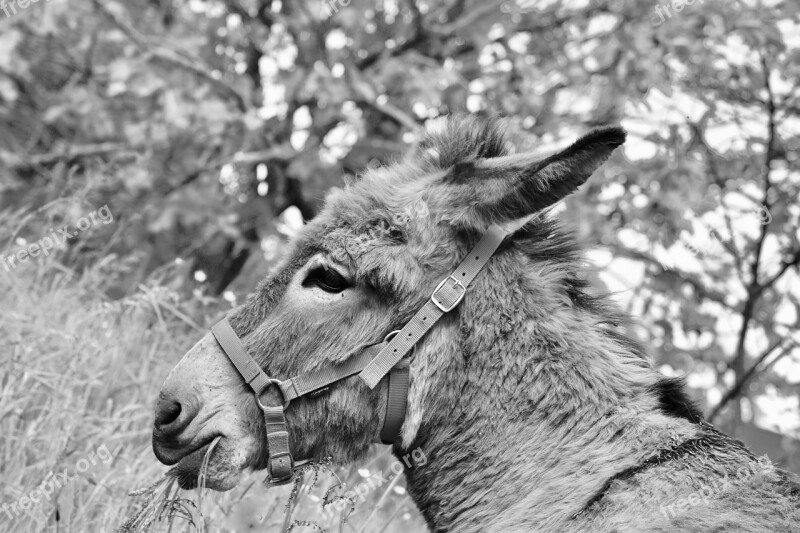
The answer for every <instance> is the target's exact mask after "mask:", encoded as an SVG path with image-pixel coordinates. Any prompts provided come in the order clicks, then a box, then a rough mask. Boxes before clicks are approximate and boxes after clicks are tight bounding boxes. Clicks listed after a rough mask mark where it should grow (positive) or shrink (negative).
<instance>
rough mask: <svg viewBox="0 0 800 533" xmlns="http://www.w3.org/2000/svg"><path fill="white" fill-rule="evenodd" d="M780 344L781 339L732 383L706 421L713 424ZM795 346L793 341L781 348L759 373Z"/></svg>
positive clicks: (781, 342)
mask: <svg viewBox="0 0 800 533" xmlns="http://www.w3.org/2000/svg"><path fill="white" fill-rule="evenodd" d="M781 344H783V339H781V340H779V341H778V342H776V343H775V344H773V345H772V346H770V347H769V348H767V350H766V351H765V352H764V353H762V354H761V355H760V356H759V358H758V359H757V360H756V362H755V363H754V364H753V366H751V367H750V369H749V370H748V371H747V372H745V373H744V374H743V375H742V376H740V377H738V378H737V380H736V383H734V384H733V386H732V387H731V388H730V390H728V392H726V393H725V394H724V395H723V396H722V399H721V400H720V401H719V403H718V404H717V405H716V407H714V408H713V409H712V410H711V412H710V413H709V415H708V417H707V419H708V421H709V422H710V423H713V422H714V419H715V418H716V417H717V415H719V413H720V411H722V409H723V408H724V407H725V406H726V405H727V404H728V403H729V402H730V401H731V400H733V399H734V398H736V397H737V396H739V395H740V393H741V391H742V388H743V387H744V386H745V384H746V383H747V382H748V381H749V380H750V378H752V377H753V376H754V375H755V374H756V370H758V367H759V365H760V364H761V363H763V362H764V360H766V358H767V357H769V356H770V354H771V353H772V352H774V351H775V350H776V349H777V348H778V347H780V345H781ZM796 346H797V344H796V343H795V342H794V341H792V342H790V343H789V344H788V345H787V346H785V347H784V348H783V350H782V351H781V353H779V354H778V356H777V357H775V359H773V360H772V361H771V362H770V364H769V365H767V367H766V368H764V369H762V370H760V371H759V372H764V371H766V370H767V368H769V367H770V366H772V365H774V364H775V363H776V362H777V361H778V359H780V358H781V357H783V356H784V355H786V354H788V353H789V352H791V351H792V349H794V348H795V347H796Z"/></svg>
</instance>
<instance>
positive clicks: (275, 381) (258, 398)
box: [256, 378, 291, 411]
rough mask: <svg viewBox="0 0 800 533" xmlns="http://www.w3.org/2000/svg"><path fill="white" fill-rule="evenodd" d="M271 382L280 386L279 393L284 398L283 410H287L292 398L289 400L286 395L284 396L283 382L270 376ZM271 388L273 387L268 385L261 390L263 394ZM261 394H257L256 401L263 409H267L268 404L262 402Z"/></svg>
mask: <svg viewBox="0 0 800 533" xmlns="http://www.w3.org/2000/svg"><path fill="white" fill-rule="evenodd" d="M269 382H270V383H272V384H273V385H275V386H276V387H277V388H278V394H280V395H281V398H283V410H284V411H285V410H286V409H287V408H288V407H289V403H290V401H291V400H287V399H286V397H284V395H283V391H282V390H281V383H283V382H282V381H281V380H279V379H272V378H270V380H269ZM271 388H272V387H267V388H266V389H264V390H262V391H261V394H264V393H265V392H267V391H268V390H269V389H271ZM261 394H259V395H257V396H256V403H257V404H258V406H259V407H260V408H261V410H262V411H265V410H266V409H267V407H268V406H265V405H264V404H263V403H261Z"/></svg>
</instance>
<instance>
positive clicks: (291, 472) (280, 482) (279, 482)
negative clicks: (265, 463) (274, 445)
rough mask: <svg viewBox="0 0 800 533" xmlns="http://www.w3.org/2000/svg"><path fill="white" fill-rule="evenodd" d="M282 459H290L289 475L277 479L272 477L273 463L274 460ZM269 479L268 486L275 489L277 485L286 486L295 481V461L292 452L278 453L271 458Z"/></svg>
mask: <svg viewBox="0 0 800 533" xmlns="http://www.w3.org/2000/svg"><path fill="white" fill-rule="evenodd" d="M280 457H288V458H289V475H287V476H284V477H281V478H278V479H275V478H274V477H272V461H273V459H278V458H280ZM268 470H269V478H268V479H267V480H266V483H267V485H269V486H271V487H274V486H276V485H286V484H287V483H290V482H291V481H292V480H293V479H294V474H295V473H294V459H292V454H291V452H281V453H276V454H275V455H270V456H269V469H268Z"/></svg>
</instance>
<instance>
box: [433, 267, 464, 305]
mask: <svg viewBox="0 0 800 533" xmlns="http://www.w3.org/2000/svg"><path fill="white" fill-rule="evenodd" d="M450 280H453V283H454V287H461V294H459V295H458V298H456V301H455V302H453V305H451V306H450V307H447V306H445V305H444V304H443V303H442V302H441V301H440V300H439V299H438V298H437V297H436V293H437V292H439V290H440V289H441V288H442V287H444V284H445V283H447V282H448V281H450ZM466 293H467V288H466V287H465V286H464V284H463V283H461V281H459V280H458V279H456V277H455V276H453V275H452V274H451V275H449V276H447V277H446V278H444V279H443V280H442V281H441V283H439V285H437V286H436V289H434V291H433V294H431V301H432V302H433V303H434V304H435V305H436V307H438V308H439V309H441V310H442V312H444V313H449V312H450V311H452V310H453V309H455V307H456V306H457V305H458V304H460V303H461V300H463V299H464V295H465V294H466Z"/></svg>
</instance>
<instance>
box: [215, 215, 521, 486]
mask: <svg viewBox="0 0 800 533" xmlns="http://www.w3.org/2000/svg"><path fill="white" fill-rule="evenodd" d="M504 238H505V233H504V232H503V231H502V230H501V229H500V228H499V227H497V226H492V227H490V228H489V230H488V231H487V232H486V234H485V235H484V236H483V238H481V240H480V241H479V242H478V244H477V245H476V246H475V248H473V249H472V250H470V252H469V254H468V255H467V257H466V258H465V259H464V260H463V261H462V262H461V263H460V264H459V265H458V267H457V268H456V271H455V272H453V274H451V275H450V276H448V277H446V278H445V279H443V280H442V281H441V282H440V283H439V285H438V286H437V287H436V289H435V290H434V291H433V294H432V295H431V297H430V299H429V300H428V302H426V303H425V305H423V306H422V308H421V309H420V310H419V311H418V312H417V314H415V315H414V316H413V317H412V318H411V320H410V321H409V322H408V323H407V324H406V325H405V326H404V327H403V329H401V330H399V331H396V332H393V333H392V334H390V335H388V336H387V338H386V339H385V340H384V342H382V343H379V344H374V345H371V346H368V347H366V348H364V349H363V350H362V351H361V352H360V353H359V354H357V355H355V356H353V357H350V358H348V359H347V360H346V361H343V362H341V363H338V364H335V365H333V366H330V367H326V368H322V369H319V370H315V371H312V372H307V373H305V374H302V375H299V376H295V377H293V378H291V379H287V380H285V381H279V380H277V379H274V378H270V377H269V376H268V375H267V374H266V373H265V372H264V371H263V370H262V369H261V366H260V365H259V364H258V363H257V362H256V360H255V359H253V358H252V357H251V356H250V354H249V353H247V349H246V348H245V347H244V345H243V344H242V341H241V340H240V339H239V337H238V335H236V332H235V331H233V328H232V327H231V325H230V323H229V322H228V319H227V318H224V319H222V320H221V321H219V322H217V323H216V324H215V325H214V326H213V327H212V328H211V333H212V334H213V335H214V338H215V339H217V342H218V343H219V345H220V347H222V350H223V351H224V352H225V354H226V355H227V356H228V358H229V359H230V360H231V362H232V363H233V365H234V366H235V367H236V370H238V371H239V374H241V375H242V378H244V380H245V382H246V383H247V384H248V385H249V386H250V388H251V389H253V392H254V393H255V397H256V403H257V404H258V406H259V407H260V408H261V410H262V412H263V413H264V424H265V427H266V432H267V446H268V448H269V459H268V462H267V472H268V473H269V484H270V485H284V484H286V483H289V482H291V481H292V480H293V479H294V474H295V466H296V465H295V462H294V459H293V458H292V454H291V451H290V449H289V431H288V427H287V424H286V416H285V414H284V411H285V410H286V408H288V407H289V403H290V402H291V401H292V400H294V399H296V398H299V397H301V396H309V397H313V396H317V395H320V394H322V393H323V392H325V391H327V390H328V388H329V385H331V384H332V383H335V382H337V381H341V380H343V379H345V378H348V377H350V376H353V375H355V374H358V375H359V377H360V378H361V379H362V380H363V382H364V383H365V384H366V385H367V386H369V388H371V389H374V388H375V386H377V385H378V383H380V382H381V381H382V380H383V378H384V377H386V376H387V374H388V383H387V389H388V392H387V405H386V417H385V419H384V424H383V428H382V429H381V432H380V441H381V442H382V443H384V444H393V443H394V442H395V441H396V440H397V438H398V435H399V434H400V428H401V427H402V425H403V421H404V420H405V415H406V404H407V401H408V387H409V361H408V358H406V355H408V353H409V352H411V351H412V350H413V349H414V347H415V346H416V344H417V342H419V340H420V339H421V338H422V337H423V336H424V335H425V333H427V332H428V331H429V330H430V329H431V328H432V327H433V325H434V324H436V322H437V321H438V320H439V319H440V318H441V317H442V316H444V315H445V314H446V313H449V312H450V311H452V310H453V309H455V308H456V307H457V306H458V304H459V303H461V300H462V299H463V298H464V294H465V293H466V291H467V286H468V285H469V284H470V283H471V282H472V280H473V279H475V276H477V275H478V272H480V271H481V269H482V268H483V267H484V266H485V265H486V263H487V262H488V261H489V259H490V258H491V257H492V255H493V254H494V252H495V251H496V250H497V248H498V247H499V246H500V244H501V243H502V242H503V239H504ZM272 385H275V386H274V387H273V386H272Z"/></svg>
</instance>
